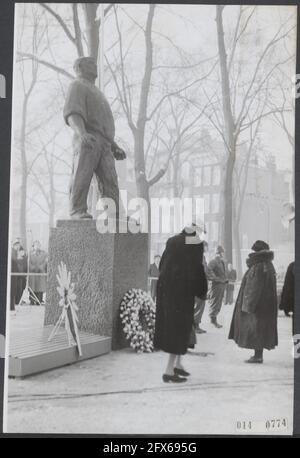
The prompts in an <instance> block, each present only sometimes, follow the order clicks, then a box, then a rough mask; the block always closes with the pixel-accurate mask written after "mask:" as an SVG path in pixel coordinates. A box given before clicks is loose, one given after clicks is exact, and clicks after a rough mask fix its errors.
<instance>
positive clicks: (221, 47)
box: [216, 5, 236, 263]
mask: <svg viewBox="0 0 300 458" xmlns="http://www.w3.org/2000/svg"><path fill="white" fill-rule="evenodd" d="M223 9H224V6H222V5H217V6H216V12H217V14H216V22H217V34H218V51H219V60H220V71H221V82H222V105H223V118H224V125H225V143H226V145H225V146H226V149H227V154H228V156H227V162H226V168H225V182H224V199H225V212H224V248H225V252H226V258H227V260H228V262H230V263H232V208H233V202H232V201H233V199H232V195H233V183H232V182H233V170H234V164H235V157H236V141H235V135H234V131H235V123H234V119H233V115H232V108H231V97H230V84H229V72H228V66H227V55H226V49H225V40H224V29H223V18H222V13H223Z"/></svg>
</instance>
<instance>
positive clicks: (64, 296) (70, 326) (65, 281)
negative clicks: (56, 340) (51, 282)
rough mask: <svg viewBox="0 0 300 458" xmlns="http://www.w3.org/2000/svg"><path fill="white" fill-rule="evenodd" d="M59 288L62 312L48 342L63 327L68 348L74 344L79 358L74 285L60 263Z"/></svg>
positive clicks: (79, 347) (65, 268) (79, 348)
mask: <svg viewBox="0 0 300 458" xmlns="http://www.w3.org/2000/svg"><path fill="white" fill-rule="evenodd" d="M56 278H57V281H58V284H59V286H58V287H57V291H58V293H59V295H60V297H61V299H60V301H59V303H58V305H59V306H60V307H62V312H61V314H60V317H59V318H58V320H57V322H56V324H55V326H54V328H53V330H52V332H51V334H50V336H49V338H48V340H49V341H50V340H51V339H53V337H54V336H55V334H56V333H57V331H58V329H59V328H60V326H61V325H63V324H64V325H65V330H66V333H67V337H68V342H69V346H70V347H71V346H72V341H74V342H75V344H76V345H77V348H78V353H79V355H80V356H81V355H82V351H81V345H80V339H79V332H78V321H79V320H78V316H77V311H78V306H77V304H76V302H75V300H76V294H75V293H74V289H75V283H71V272H68V271H67V266H66V265H65V264H64V263H63V262H61V263H60V265H59V266H58V275H56Z"/></svg>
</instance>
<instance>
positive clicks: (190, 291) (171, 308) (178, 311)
mask: <svg viewBox="0 0 300 458" xmlns="http://www.w3.org/2000/svg"><path fill="white" fill-rule="evenodd" d="M196 230H200V229H199V228H198V227H197V226H196V225H193V226H192V229H191V228H186V229H184V230H183V231H182V232H181V233H180V234H178V235H176V236H174V237H171V238H170V239H169V240H168V241H167V245H166V249H165V251H164V253H163V255H162V258H161V262H160V265H159V270H160V275H159V279H158V284H157V301H156V323H155V336H154V346H155V347H156V348H157V349H161V350H163V351H165V352H167V353H169V360H168V365H167V369H166V371H165V374H164V375H163V380H164V382H169V381H171V382H182V381H186V378H181V377H180V375H182V376H188V375H189V373H188V372H186V371H185V370H184V369H183V367H182V364H181V355H184V354H185V353H186V351H187V348H188V346H189V340H190V335H191V330H192V326H193V317H194V303H195V296H197V297H203V296H205V294H206V292H207V281H206V276H205V273H204V268H203V264H202V258H203V243H202V242H201V240H200V238H199V235H198V234H197V233H196ZM192 231H194V232H192Z"/></svg>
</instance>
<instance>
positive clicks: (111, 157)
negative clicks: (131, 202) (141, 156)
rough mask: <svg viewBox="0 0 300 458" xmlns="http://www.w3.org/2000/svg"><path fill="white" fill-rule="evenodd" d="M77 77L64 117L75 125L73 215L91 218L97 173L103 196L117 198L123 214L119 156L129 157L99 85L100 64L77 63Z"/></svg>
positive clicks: (82, 60)
mask: <svg viewBox="0 0 300 458" xmlns="http://www.w3.org/2000/svg"><path fill="white" fill-rule="evenodd" d="M74 71H75V73H76V76H77V78H76V79H75V80H74V81H73V82H72V83H71V85H70V87H69V90H68V94H67V98H66V102H65V106H64V119H65V122H66V123H67V124H68V125H69V126H70V127H71V128H72V130H73V132H74V136H73V150H74V157H73V167H72V177H71V183H70V216H71V218H72V219H87V218H92V216H91V215H90V214H89V213H88V212H87V196H88V192H89V187H90V183H91V180H92V177H93V174H95V175H96V178H97V182H98V187H99V191H100V194H101V196H102V197H108V198H111V199H113V200H114V202H115V205H116V215H115V216H116V217H118V215H119V186H118V178H117V173H116V168H115V159H116V160H122V159H125V157H126V155H125V153H124V151H123V150H122V149H121V148H119V146H118V145H117V144H116V143H115V141H114V136H115V123H114V118H113V115H112V111H111V108H110V106H109V103H108V102H107V100H106V98H105V96H104V94H103V93H102V92H101V91H100V90H99V89H98V88H97V87H96V86H95V81H96V78H97V76H98V72H97V65H96V63H95V61H94V59H93V58H91V57H80V58H78V59H77V60H76V61H75V63H74Z"/></svg>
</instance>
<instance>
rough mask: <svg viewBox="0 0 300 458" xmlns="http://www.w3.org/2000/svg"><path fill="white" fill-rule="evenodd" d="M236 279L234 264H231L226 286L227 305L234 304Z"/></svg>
mask: <svg viewBox="0 0 300 458" xmlns="http://www.w3.org/2000/svg"><path fill="white" fill-rule="evenodd" d="M236 278H237V275H236V270H235V269H234V268H233V267H232V264H230V263H229V264H228V266H227V279H228V283H227V286H226V294H225V304H229V305H231V304H233V295H234V284H235V282H236Z"/></svg>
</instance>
